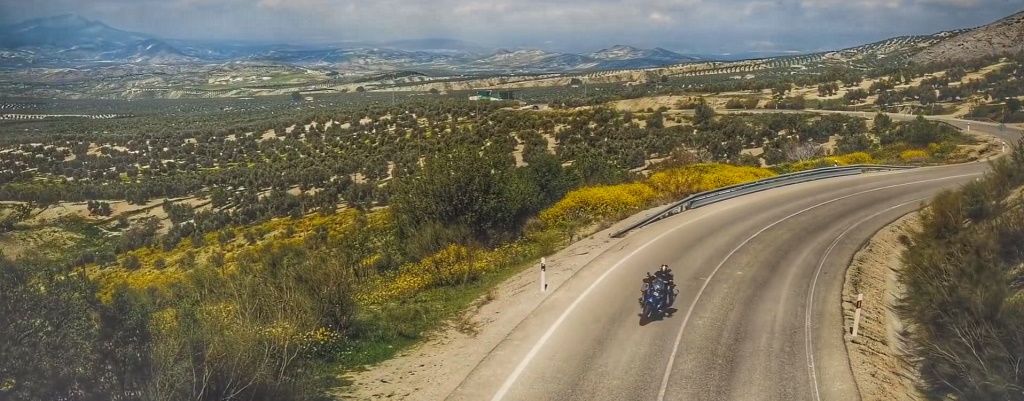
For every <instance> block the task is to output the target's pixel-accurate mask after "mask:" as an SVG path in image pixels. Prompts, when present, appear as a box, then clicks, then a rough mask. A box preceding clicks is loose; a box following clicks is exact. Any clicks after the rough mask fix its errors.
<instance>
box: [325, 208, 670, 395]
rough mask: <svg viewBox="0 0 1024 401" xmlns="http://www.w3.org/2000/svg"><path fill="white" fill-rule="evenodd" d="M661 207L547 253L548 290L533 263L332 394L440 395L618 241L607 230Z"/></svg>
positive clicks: (357, 374) (350, 375)
mask: <svg viewBox="0 0 1024 401" xmlns="http://www.w3.org/2000/svg"><path fill="white" fill-rule="evenodd" d="M661 209H662V207H658V208H652V209H649V210H647V211H644V212H641V213H638V214H636V215H633V216H632V217H630V218H628V219H625V220H623V221H620V222H618V223H616V224H614V225H612V226H611V227H609V228H607V229H604V230H601V231H599V232H597V233H595V234H593V235H590V236H587V237H584V238H583V239H581V240H578V241H576V242H575V243H573V244H572V245H569V246H568V247H566V248H564V249H562V250H560V251H558V252H557V253H555V254H554V255H551V256H549V257H547V282H548V290H547V291H546V292H541V291H540V289H539V285H540V284H539V283H538V280H539V273H538V271H539V269H538V266H539V264H538V263H534V267H531V268H528V269H525V270H524V271H522V272H520V273H519V274H517V275H515V276H514V277H512V278H511V279H509V280H506V281H505V282H504V283H502V284H500V285H499V286H497V287H496V288H494V289H493V290H492V291H491V292H490V293H489V294H488V295H486V296H484V297H482V298H481V299H479V300H477V301H476V302H475V303H474V305H473V306H472V307H470V308H469V310H468V311H466V312H464V314H463V315H462V316H460V317H458V318H455V319H453V321H451V322H449V323H448V326H447V327H446V328H444V329H442V330H438V331H437V332H436V333H434V334H432V335H431V337H430V338H428V339H427V340H425V341H422V342H421V343H420V344H418V345H416V346H414V347H412V348H411V349H408V350H406V351H404V352H402V353H400V354H399V355H398V356H396V357H394V358H392V359H389V360H386V361H384V362H381V363H379V364H377V365H374V366H370V367H368V368H367V370H365V371H361V372H353V373H350V374H348V375H346V376H345V379H346V380H347V381H350V382H351V385H350V386H346V387H344V388H340V389H338V390H337V392H336V394H335V396H336V397H337V398H339V399H343V400H402V401H418V400H441V399H444V398H445V397H447V396H448V394H449V393H451V391H452V390H454V389H455V387H457V386H458V385H459V383H460V382H461V381H462V380H463V378H465V377H466V376H468V375H469V373H470V372H471V371H472V370H473V368H474V367H475V366H476V364H477V363H479V362H480V361H481V360H483V358H484V357H485V356H487V354H488V353H489V352H490V351H491V350H492V349H493V348H494V347H496V346H497V345H498V343H499V342H501V341H502V340H503V339H504V338H505V336H507V335H508V333H510V332H511V331H512V329H513V328H515V327H516V326H517V325H518V324H519V323H520V322H521V321H522V320H523V319H525V318H526V317H527V316H528V315H529V314H530V312H531V311H533V310H534V309H535V308H536V307H537V306H538V305H539V304H540V303H541V302H542V301H543V300H544V298H545V297H546V296H547V295H548V294H551V293H552V292H554V291H555V290H557V289H558V287H559V286H561V285H562V284H563V283H564V282H566V281H567V280H568V279H569V278H570V277H572V275H573V274H575V273H576V272H577V271H579V270H580V269H581V268H582V267H583V266H585V265H586V264H587V263H590V261H591V260H593V259H594V258H596V257H597V256H598V255H600V254H601V253H602V252H604V251H605V250H607V249H610V248H611V247H613V246H615V245H616V244H618V243H619V242H620V241H621V239H616V238H611V236H610V234H611V233H613V232H615V231H617V230H619V229H620V228H623V227H625V226H627V225H629V224H632V223H634V222H636V221H639V220H640V219H643V218H645V217H647V216H649V215H651V214H653V213H654V212H655V211H656V210H661ZM538 262H539V261H538ZM467 327H469V328H472V329H471V330H467Z"/></svg>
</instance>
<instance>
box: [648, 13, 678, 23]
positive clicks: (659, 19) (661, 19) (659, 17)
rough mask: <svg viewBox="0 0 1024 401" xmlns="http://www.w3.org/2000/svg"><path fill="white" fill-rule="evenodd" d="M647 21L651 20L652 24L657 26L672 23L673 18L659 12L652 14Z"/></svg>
mask: <svg viewBox="0 0 1024 401" xmlns="http://www.w3.org/2000/svg"><path fill="white" fill-rule="evenodd" d="M647 19H649V20H651V22H653V23H655V24H668V23H671V22H672V17H670V16H668V15H665V14H662V13H659V12H657V11H655V12H652V13H651V14H650V15H648V16H647Z"/></svg>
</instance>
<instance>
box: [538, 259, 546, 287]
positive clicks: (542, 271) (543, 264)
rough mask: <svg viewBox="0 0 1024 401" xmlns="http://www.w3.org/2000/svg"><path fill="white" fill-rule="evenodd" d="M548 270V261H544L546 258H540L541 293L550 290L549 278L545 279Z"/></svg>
mask: <svg viewBox="0 0 1024 401" xmlns="http://www.w3.org/2000/svg"><path fill="white" fill-rule="evenodd" d="M547 270H548V264H547V261H546V260H544V258H540V292H545V291H547V290H548V281H547V277H545V274H546V273H547Z"/></svg>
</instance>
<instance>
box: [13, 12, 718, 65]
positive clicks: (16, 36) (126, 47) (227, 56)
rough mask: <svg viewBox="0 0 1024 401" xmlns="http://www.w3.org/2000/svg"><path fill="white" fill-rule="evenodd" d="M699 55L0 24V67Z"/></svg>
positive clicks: (50, 20) (623, 61) (67, 23)
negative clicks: (300, 40)
mask: <svg viewBox="0 0 1024 401" xmlns="http://www.w3.org/2000/svg"><path fill="white" fill-rule="evenodd" d="M700 60H703V58H701V57H697V56H688V55H682V54H678V53H675V52H672V51H669V50H665V49H662V48H656V49H639V48H635V47H631V46H622V45H618V46H614V47H611V48H608V49H603V50H599V51H597V52H594V53H591V54H573V53H557V52H548V51H543V50H537V49H516V50H504V49H502V50H497V51H493V50H488V49H486V48H483V47H481V46H476V45H472V44H467V43H465V42H462V41H458V40H453V39H441V38H439V39H419V40H403V41H393V42H386V43H379V44H374V43H347V44H341V45H335V46H295V45H266V44H251V43H231V42H200V41H183V40H167V39H162V38H158V37H155V36H153V35H148V34H144V33H136V32H128V31H123V30H120V29H116V28H112V27H110V26H108V25H106V24H104V23H102V22H99V21H92V20H88V19H85V18H82V17H80V16H77V15H61V16H56V17H47V18H37V19H32V20H27V21H24V22H21V23H17V24H14V25H9V26H5V27H0V65H4V66H9V67H10V66H14V67H29V66H72V65H89V64H96V63H136V64H203V63H221V62H225V61H233V62H237V61H245V62H273V63H283V64H292V65H299V66H317V67H327V68H338V69H343V70H374V69H389V68H401V69H427V70H433V71H449V72H460V73H466V72H470V73H472V72H479V73H487V72H489V73H540V72H567V71H585V70H595V69H627V68H648V67H660V66H666V65H672V64H679V63H685V62H692V61H700Z"/></svg>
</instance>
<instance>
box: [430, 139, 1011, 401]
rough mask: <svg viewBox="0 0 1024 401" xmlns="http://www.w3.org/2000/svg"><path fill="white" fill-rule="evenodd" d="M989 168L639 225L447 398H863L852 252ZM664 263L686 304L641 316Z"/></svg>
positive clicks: (901, 176)
mask: <svg viewBox="0 0 1024 401" xmlns="http://www.w3.org/2000/svg"><path fill="white" fill-rule="evenodd" d="M956 124H957V125H961V126H962V123H956ZM971 126H972V130H978V131H982V132H985V133H990V134H993V135H996V136H999V137H1001V138H1003V139H1004V140H1006V141H1008V142H1009V141H1011V140H1014V138H1015V136H1016V135H1017V134H1016V131H1013V133H1011V132H1010V131H1012V130H1010V129H1006V130H1002V129H999V128H997V127H995V126H989V125H984V124H977V123H972V124H971ZM987 169H988V166H987V164H986V163H983V162H978V163H969V164H963V165H954V166H941V167H927V168H919V169H913V170H906V171H895V172H884V173H871V174H863V175H858V176H849V177H840V178H833V179H828V180H822V181H817V182H810V183H803V184H796V185H791V186H787V187H783V188H778V189H772V190H768V191H764V192H760V193H756V194H752V195H747V196H743V197H739V198H735V199H731V200H727V201H724V202H721V203H717V204H713V205H710V206H705V207H703V208H699V209H695V210H691V211H687V212H685V213H682V214H679V215H677V216H674V217H671V218H668V219H664V220H661V221H659V222H657V223H655V224H652V225H650V226H648V227H645V228H643V229H640V230H637V231H635V232H633V233H631V234H629V236H627V237H626V238H625V239H624V240H623V241H622V242H621V243H620V244H619V245H618V246H616V247H615V248H613V249H611V250H609V251H607V252H605V253H604V254H602V255H600V256H599V257H597V258H596V259H595V260H594V261H593V262H592V263H591V264H590V265H588V266H586V267H585V268H583V269H582V270H580V271H579V272H578V273H577V274H576V275H575V276H574V277H572V278H571V279H570V280H569V281H568V282H566V283H565V284H563V285H562V286H561V287H560V288H559V289H558V290H557V291H555V292H554V293H552V294H550V295H549V297H548V298H547V299H546V300H545V301H544V302H543V303H542V304H541V305H540V306H539V307H538V308H537V309H536V310H535V311H534V312H533V313H532V314H531V315H530V316H529V317H528V318H527V319H525V320H524V321H523V322H522V323H521V324H520V325H519V326H518V327H517V328H516V329H515V330H513V331H512V332H511V333H510V334H509V336H508V337H507V338H506V339H505V340H504V341H502V342H501V343H500V344H499V345H498V346H497V347H496V348H495V349H494V350H493V351H492V352H491V353H490V354H489V355H488V357H486V358H485V359H484V360H483V361H481V362H480V364H479V365H477V367H476V368H475V369H474V370H473V372H472V373H471V374H470V376H469V377H467V378H466V380H465V381H463V383H462V384H461V385H460V386H459V387H458V388H457V389H456V390H455V391H454V392H453V393H452V394H451V395H450V396H449V399H452V400H659V401H660V400H693V401H697V400H716V401H717V400H785V401H789V400H794V401H795V400H813V401H819V400H858V399H859V396H858V394H857V391H856V386H855V384H854V382H853V377H852V373H851V371H850V365H849V361H848V360H847V354H846V348H845V345H844V339H843V330H844V327H843V326H842V324H843V323H842V318H841V308H840V302H841V300H840V294H841V289H842V285H843V279H844V275H845V270H846V267H847V265H848V264H849V261H850V259H851V258H852V256H853V254H854V253H855V252H856V250H857V249H858V248H859V247H860V246H861V244H862V243H863V242H864V241H865V240H866V239H867V238H869V237H870V236H871V235H872V234H873V233H874V232H875V231H877V230H878V229H880V228H881V227H883V226H884V225H886V224H888V223H889V222H891V221H893V220H894V219H896V218H898V217H899V216H901V215H903V214H905V213H907V212H910V211H912V210H915V209H917V208H919V207H920V206H921V204H922V202H924V201H926V200H927V199H928V198H929V197H931V196H933V195H935V194H936V193H937V192H939V191H941V190H943V189H948V188H954V187H956V186H958V185H961V184H963V183H965V182H968V181H970V180H973V179H977V178H979V177H980V176H981V175H982V174H983V173H984V171H986V170H987ZM662 263H667V264H668V265H669V266H671V267H672V268H673V270H674V273H675V277H676V283H677V285H678V286H679V290H680V294H679V296H678V298H677V299H676V302H675V305H674V308H675V309H677V310H676V311H675V312H674V313H673V314H672V315H671V316H668V317H665V318H664V319H662V320H658V321H654V322H650V323H647V324H644V325H641V324H640V318H639V311H640V307H639V304H638V302H637V299H638V297H639V295H640V292H639V288H640V280H641V278H642V277H643V276H644V273H645V272H647V271H651V270H653V269H654V268H655V267H656V266H658V265H660V264H662Z"/></svg>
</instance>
